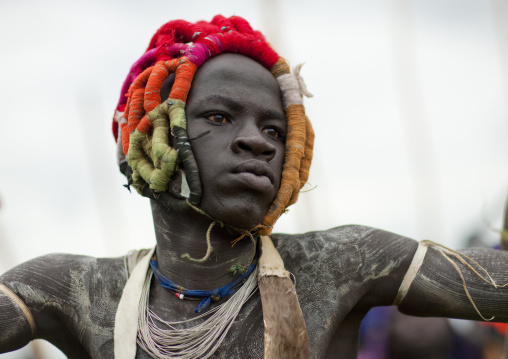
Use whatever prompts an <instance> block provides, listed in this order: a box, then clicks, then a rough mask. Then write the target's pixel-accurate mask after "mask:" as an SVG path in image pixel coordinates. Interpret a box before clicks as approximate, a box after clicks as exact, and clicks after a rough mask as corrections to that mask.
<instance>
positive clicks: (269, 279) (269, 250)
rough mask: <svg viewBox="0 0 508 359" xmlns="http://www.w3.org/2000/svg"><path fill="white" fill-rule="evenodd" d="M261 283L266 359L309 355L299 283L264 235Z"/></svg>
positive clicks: (268, 238)
mask: <svg viewBox="0 0 508 359" xmlns="http://www.w3.org/2000/svg"><path fill="white" fill-rule="evenodd" d="M258 286H259V293H260V295H261V303H262V305H263V322H264V325H265V359H286V358H287V359H304V358H309V357H310V348H309V337H308V335H307V329H306V328H305V320H304V319H303V313H302V309H301V308H300V303H298V296H297V295H296V289H295V285H294V284H293V282H292V281H291V278H289V272H288V271H287V270H286V269H285V268H284V262H283V261H282V258H281V257H280V255H279V252H277V249H275V247H274V246H273V243H272V240H271V239H270V237H268V236H261V257H260V258H259V273H258ZM288 313H290V315H288Z"/></svg>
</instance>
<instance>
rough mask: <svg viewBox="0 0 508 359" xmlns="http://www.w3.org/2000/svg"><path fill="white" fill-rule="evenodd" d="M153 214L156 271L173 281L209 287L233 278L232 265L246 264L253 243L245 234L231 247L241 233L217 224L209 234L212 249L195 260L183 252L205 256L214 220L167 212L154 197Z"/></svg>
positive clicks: (220, 284)
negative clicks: (199, 260)
mask: <svg viewBox="0 0 508 359" xmlns="http://www.w3.org/2000/svg"><path fill="white" fill-rule="evenodd" d="M152 215H153V221H154V228H155V236H156V240H157V260H158V263H159V270H160V271H161V273H162V274H163V275H164V276H166V277H167V278H168V279H170V280H172V281H173V282H175V283H177V284H179V285H181V286H183V287H186V288H187V289H202V290H212V289H215V288H218V287H221V286H224V285H225V284H227V283H229V282H230V281H232V280H233V278H234V277H233V275H232V273H231V270H230V269H231V267H232V266H235V265H237V264H240V265H242V266H245V265H249V263H250V260H251V258H252V255H253V253H254V245H253V243H252V241H251V240H250V239H249V237H248V236H245V238H243V239H242V240H240V241H239V242H238V243H236V244H235V245H234V246H232V244H231V243H232V241H233V240H234V239H236V238H238V237H239V236H240V235H241V233H239V232H237V231H234V230H232V229H230V228H227V227H221V225H220V224H218V223H216V224H215V226H214V227H213V229H212V230H211V233H210V240H211V246H212V248H213V252H212V254H211V256H210V258H209V259H208V260H206V261H204V262H202V263H197V262H194V261H191V260H188V259H184V258H182V255H184V254H189V256H190V257H191V258H194V259H200V258H202V257H204V256H205V254H206V250H207V244H206V233H207V231H208V229H209V227H210V225H211V224H212V222H213V220H211V219H209V218H207V217H206V216H204V215H202V214H199V213H197V212H195V211H194V210H191V211H189V212H185V213H181V212H175V211H169V210H167V209H166V208H164V207H163V206H162V205H161V204H159V203H158V202H157V201H154V200H152Z"/></svg>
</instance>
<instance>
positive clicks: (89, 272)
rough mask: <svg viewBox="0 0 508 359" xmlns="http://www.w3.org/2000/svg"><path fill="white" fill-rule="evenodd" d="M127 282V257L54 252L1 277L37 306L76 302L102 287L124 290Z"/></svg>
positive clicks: (7, 284)
mask: <svg viewBox="0 0 508 359" xmlns="http://www.w3.org/2000/svg"><path fill="white" fill-rule="evenodd" d="M126 279H127V271H126V266H125V257H124V256H123V257H117V258H97V257H92V256H85V255H73V254H64V253H52V254H47V255H43V256H40V257H37V258H34V259H31V260H29V261H27V262H24V263H22V264H20V265H18V266H16V267H14V268H12V269H10V270H9V271H7V272H6V273H4V274H2V275H1V276H0V283H3V284H4V285H6V286H7V287H9V288H10V289H11V290H13V291H14V292H15V293H16V294H17V295H18V296H20V297H21V298H22V299H23V300H26V301H27V302H31V303H30V304H32V305H34V306H37V305H38V304H39V305H40V304H44V303H57V302H59V301H60V300H72V298H78V297H79V296H80V295H83V294H84V293H88V292H89V291H90V290H94V291H95V290H99V289H100V288H102V287H108V286H109V287H110V288H111V289H113V290H114V288H118V289H121V288H123V285H124V284H125V281H126ZM106 282H107V283H106ZM27 304H28V303H27Z"/></svg>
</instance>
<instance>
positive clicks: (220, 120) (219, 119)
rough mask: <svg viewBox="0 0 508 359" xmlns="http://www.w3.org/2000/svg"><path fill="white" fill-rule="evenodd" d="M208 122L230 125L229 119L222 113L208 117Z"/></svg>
mask: <svg viewBox="0 0 508 359" xmlns="http://www.w3.org/2000/svg"><path fill="white" fill-rule="evenodd" d="M207 120H208V121H211V122H215V123H228V122H229V121H228V119H227V118H226V116H224V115H222V114H220V113H216V114H213V115H210V116H208V117H207Z"/></svg>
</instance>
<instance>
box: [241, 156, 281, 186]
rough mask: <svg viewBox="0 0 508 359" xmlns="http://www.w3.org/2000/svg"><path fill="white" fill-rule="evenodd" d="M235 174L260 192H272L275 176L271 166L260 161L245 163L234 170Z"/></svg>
mask: <svg viewBox="0 0 508 359" xmlns="http://www.w3.org/2000/svg"><path fill="white" fill-rule="evenodd" d="M232 172H233V174H235V175H236V176H237V178H239V179H240V180H241V181H242V182H245V183H247V184H248V185H249V187H253V188H256V189H259V190H263V191H266V190H270V189H271V188H272V187H273V182H274V175H273V171H272V169H271V168H270V166H269V165H268V164H267V163H265V162H261V161H258V160H250V161H246V162H243V163H241V164H239V165H238V166H236V167H235V168H234V169H233V171H232Z"/></svg>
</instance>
